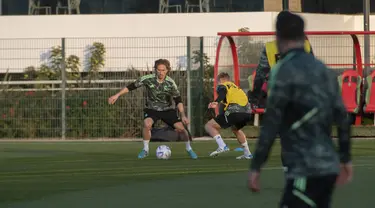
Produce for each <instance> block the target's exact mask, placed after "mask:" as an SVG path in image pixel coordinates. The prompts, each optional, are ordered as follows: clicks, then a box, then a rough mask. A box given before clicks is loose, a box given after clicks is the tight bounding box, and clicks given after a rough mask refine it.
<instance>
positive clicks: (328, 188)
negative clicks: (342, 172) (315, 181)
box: [315, 175, 337, 208]
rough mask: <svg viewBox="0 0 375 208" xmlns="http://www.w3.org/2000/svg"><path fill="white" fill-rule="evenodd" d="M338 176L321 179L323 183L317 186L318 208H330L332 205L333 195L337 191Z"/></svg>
mask: <svg viewBox="0 0 375 208" xmlns="http://www.w3.org/2000/svg"><path fill="white" fill-rule="evenodd" d="M336 179H337V175H327V176H323V177H322V178H321V183H319V186H317V187H316V188H315V189H316V192H317V194H318V197H317V199H316V203H317V207H319V208H320V207H321V208H330V207H331V203H332V195H333V192H334V190H335V185H336Z"/></svg>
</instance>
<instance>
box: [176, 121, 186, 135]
mask: <svg viewBox="0 0 375 208" xmlns="http://www.w3.org/2000/svg"><path fill="white" fill-rule="evenodd" d="M174 127H175V130H176V131H177V132H178V133H183V132H184V131H185V128H184V126H183V125H182V123H176V124H175V125H174Z"/></svg>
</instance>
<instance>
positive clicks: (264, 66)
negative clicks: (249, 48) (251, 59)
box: [250, 40, 313, 104]
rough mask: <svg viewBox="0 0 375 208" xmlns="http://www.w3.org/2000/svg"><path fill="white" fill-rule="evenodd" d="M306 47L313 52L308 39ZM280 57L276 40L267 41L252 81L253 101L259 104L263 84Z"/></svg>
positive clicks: (307, 50)
mask: <svg viewBox="0 0 375 208" xmlns="http://www.w3.org/2000/svg"><path fill="white" fill-rule="evenodd" d="M304 49H305V52H306V53H311V54H313V49H312V47H311V44H310V42H309V41H308V40H305V45H304ZM279 57H280V54H279V52H278V49H277V45H276V41H270V42H267V43H266V44H265V46H264V47H263V49H262V50H261V52H260V57H259V63H258V66H257V68H256V70H255V77H254V80H253V82H252V83H253V87H251V88H252V89H253V90H252V92H251V93H250V100H251V102H252V103H254V104H258V102H259V99H260V98H261V92H262V86H263V84H264V83H265V82H266V80H267V78H268V75H269V72H270V70H271V67H273V66H274V65H275V64H276V63H277V61H278V60H279ZM251 76H252V75H251ZM251 88H250V89H251Z"/></svg>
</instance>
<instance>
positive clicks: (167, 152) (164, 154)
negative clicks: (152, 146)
mask: <svg viewBox="0 0 375 208" xmlns="http://www.w3.org/2000/svg"><path fill="white" fill-rule="evenodd" d="M171 155H172V151H171V149H170V148H169V147H168V146H166V145H160V146H159V147H158V148H157V149H156V157H157V158H158V159H162V160H168V159H169V158H170V157H171Z"/></svg>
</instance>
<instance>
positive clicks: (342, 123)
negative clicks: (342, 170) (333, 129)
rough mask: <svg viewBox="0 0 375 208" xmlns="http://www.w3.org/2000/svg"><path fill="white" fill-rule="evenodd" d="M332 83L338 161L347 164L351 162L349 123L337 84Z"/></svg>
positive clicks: (334, 81) (335, 82)
mask: <svg viewBox="0 0 375 208" xmlns="http://www.w3.org/2000/svg"><path fill="white" fill-rule="evenodd" d="M332 82H333V84H334V87H335V91H334V92H335V93H336V94H335V100H334V119H335V123H336V125H337V133H338V143H339V154H340V161H341V163H342V164H347V163H350V161H351V147H350V146H351V138H350V130H351V129H350V121H349V118H348V116H347V112H346V108H345V105H344V102H343V100H342V96H341V93H340V89H339V86H338V83H337V81H336V80H335V79H334V80H332Z"/></svg>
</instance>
